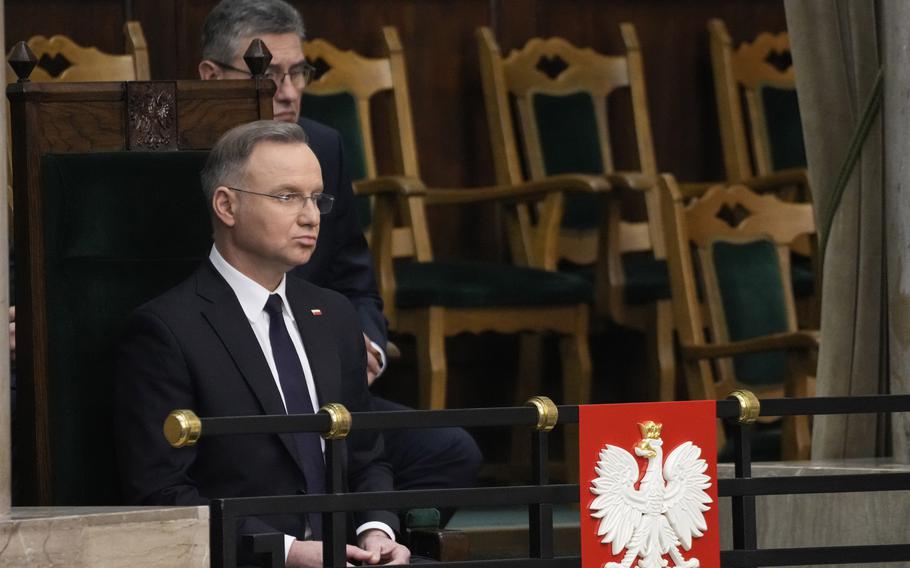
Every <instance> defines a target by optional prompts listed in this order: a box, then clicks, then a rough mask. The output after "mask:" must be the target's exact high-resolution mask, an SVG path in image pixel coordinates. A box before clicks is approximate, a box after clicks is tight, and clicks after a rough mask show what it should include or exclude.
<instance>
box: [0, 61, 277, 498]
mask: <svg viewBox="0 0 910 568" xmlns="http://www.w3.org/2000/svg"><path fill="white" fill-rule="evenodd" d="M18 54H19V55H21V52H20V53H18ZM20 63H21V65H22V67H24V68H25V73H26V74H27V71H28V67H29V65H28V64H27V63H28V62H24V61H22V62H20ZM31 63H34V61H32V62H31ZM17 67H19V65H18V64H17ZM20 71H21V69H20ZM258 85H259V86H258V87H257V82H256V81H248V80H245V81H205V82H203V81H176V82H175V81H165V82H160V83H158V82H128V83H123V82H93V83H68V84H65V85H64V84H60V83H52V82H48V83H42V82H32V81H26V82H16V83H12V84H10V85H9V86H8V87H7V98H8V99H9V102H10V111H11V118H12V140H13V142H12V151H13V161H14V166H15V171H16V172H17V175H16V177H15V179H14V190H15V198H16V208H15V215H14V218H13V222H14V228H15V255H16V263H15V266H16V272H15V303H16V308H17V316H18V322H17V360H16V374H17V377H16V378H17V383H18V384H17V401H16V412H15V415H16V428H15V431H14V436H15V440H16V443H15V448H16V456H15V460H14V478H15V482H16V494H15V501H16V503H17V504H19V505H115V504H119V498H118V495H119V483H118V481H117V468H116V465H115V461H114V448H113V444H112V442H111V441H110V440H111V438H110V435H109V433H110V429H111V428H114V427H116V425H115V424H113V423H112V422H111V420H112V418H111V416H112V412H111V404H112V400H111V395H110V393H111V390H112V387H111V381H112V380H113V377H112V368H111V366H112V364H113V359H114V353H113V347H114V344H115V342H116V338H117V337H118V334H119V333H120V329H121V326H122V323H123V321H124V319H125V317H126V316H127V314H128V313H129V312H130V311H132V310H133V309H134V308H136V307H137V306H138V305H140V304H142V303H144V302H146V301H148V300H149V299H151V298H153V297H155V296H157V295H158V294H161V293H162V292H164V291H165V290H167V289H168V288H170V287H172V286H174V285H175V284H177V283H178V282H180V281H181V280H182V279H184V278H185V277H186V276H187V275H189V274H190V273H191V272H192V270H194V268H195V266H198V263H199V261H201V260H202V259H204V258H205V257H206V255H207V254H208V250H209V247H210V246H211V229H210V223H209V214H208V210H207V207H206V205H205V199H204V198H203V197H202V193H201V190H200V187H199V184H200V182H199V171H200V169H201V167H202V165H203V163H204V160H205V156H206V151H207V150H208V149H209V148H211V146H212V145H213V144H214V142H215V141H216V140H217V139H218V137H219V136H220V135H221V134H223V133H224V132H225V131H227V130H228V129H229V128H231V127H233V126H236V125H238V124H242V123H245V122H249V121H252V120H257V119H261V118H271V116H272V93H273V92H274V84H273V83H272V82H271V81H268V80H261V81H260V82H259V83H258ZM163 418H164V417H162V419H163Z"/></svg>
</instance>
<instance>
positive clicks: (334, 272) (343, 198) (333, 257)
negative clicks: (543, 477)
mask: <svg viewBox="0 0 910 568" xmlns="http://www.w3.org/2000/svg"><path fill="white" fill-rule="evenodd" d="M299 124H300V126H301V127H303V130H304V131H305V132H306V133H307V137H308V138H309V144H310V147H311V148H312V149H313V153H314V154H316V158H317V159H318V160H319V165H320V167H321V168H322V179H323V184H324V191H325V192H326V193H329V194H331V195H334V196H335V204H334V206H333V208H332V211H331V212H330V213H329V214H327V215H324V216H323V217H322V222H321V224H320V228H319V240H318V243H317V245H316V251H315V252H314V253H313V256H312V258H311V259H310V261H309V262H308V263H307V264H305V265H303V266H299V267H297V268H295V269H294V271H293V273H294V274H296V275H297V276H300V277H302V278H304V279H306V280H308V281H310V282H312V283H314V284H316V285H318V286H322V287H325V288H329V289H331V290H335V291H336V292H340V293H341V294H343V295H344V296H345V297H346V298H348V299H349V300H350V301H351V303H353V304H354V307H355V308H356V309H357V313H358V314H359V316H360V323H361V325H362V326H363V331H364V332H365V333H366V334H367V336H368V337H369V338H370V339H371V340H372V341H373V342H374V343H376V344H377V345H379V346H380V347H381V348H382V349H383V350H385V348H386V341H387V335H386V332H387V327H386V320H385V317H384V316H383V315H382V299H381V298H380V296H379V292H378V291H377V289H376V277H375V275H374V272H373V262H372V258H371V255H370V250H369V248H368V247H367V243H366V239H364V237H363V232H362V229H361V227H360V223H359V220H358V217H357V207H356V205H355V200H354V191H353V188H352V185H351V180H350V177H349V176H348V174H347V171H346V169H345V162H344V150H343V144H342V140H341V135H340V134H339V133H338V132H337V131H336V130H334V129H332V128H329V127H327V126H325V125H323V124H320V123H318V122H315V121H313V120H310V119H307V118H301V119H300V121H299ZM361 342H362V341H361ZM373 407H374V408H375V409H376V410H403V409H407V407H405V406H402V405H400V404H397V403H394V402H392V401H389V400H385V399H383V398H381V397H373ZM385 441H386V451H387V453H386V457H387V459H388V461H389V462H390V463H391V465H392V469H393V471H394V476H395V485H396V487H397V488H398V489H432V488H446V487H469V486H473V485H474V483H475V481H476V477H477V472H478V470H479V469H480V464H481V462H482V459H483V458H482V456H481V454H480V450H479V449H478V447H477V444H476V442H474V439H473V438H471V436H470V435H469V434H468V433H467V432H466V431H464V430H462V429H461V428H436V429H432V430H390V431H388V432H386V433H385Z"/></svg>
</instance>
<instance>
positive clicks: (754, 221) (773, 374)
mask: <svg viewBox="0 0 910 568" xmlns="http://www.w3.org/2000/svg"><path fill="white" fill-rule="evenodd" d="M661 192H662V200H663V213H664V220H665V222H666V235H667V263H668V265H669V268H670V284H671V286H672V289H673V312H674V317H675V323H676V329H677V331H678V332H679V340H680V347H681V354H682V360H683V366H684V369H685V374H686V379H687V381H688V386H689V394H690V396H691V397H692V398H694V399H714V398H726V397H727V396H728V395H729V394H730V393H731V392H732V391H733V390H735V389H737V388H746V389H749V390H752V391H754V392H755V393H756V394H757V395H758V396H759V397H761V396H772V397H773V396H811V395H812V394H814V386H813V380H812V377H814V374H815V363H814V356H815V350H816V349H817V347H818V334H817V332H815V331H801V330H798V329H797V325H796V315H795V309H794V300H793V291H792V287H791V285H790V266H789V265H790V246H791V244H792V242H793V241H794V239H796V238H798V237H800V236H802V235H806V234H814V232H815V219H814V216H813V213H812V206H811V205H809V204H806V203H787V202H783V201H781V200H779V199H778V198H777V197H775V196H773V195H770V194H766V195H759V194H757V193H755V192H753V191H752V189H750V188H749V187H747V186H745V185H741V184H740V185H731V186H726V185H718V186H715V187H713V188H711V189H709V190H708V191H707V192H706V193H705V194H704V195H703V196H702V197H700V198H697V199H692V200H690V201H689V202H688V203H687V200H686V198H685V197H684V195H683V193H682V192H681V191H680V190H679V187H678V186H677V184H676V182H675V180H674V179H673V177H672V176H669V175H663V176H661ZM783 426H784V431H783V440H782V443H781V442H778V441H773V440H776V439H775V438H773V437H771V436H769V435H767V433H766V432H764V431H763V430H759V437H758V438H757V439H756V440H755V441H754V443H753V444H754V447H755V451H756V454H757V455H760V456H763V457H765V458H768V457H773V456H775V455H782V456H783V457H784V459H808V457H809V444H810V438H809V422H808V418H807V417H805V416H802V417H793V418H787V419H785V421H784V425H783ZM718 432H719V433H720V434H721V435H722V433H723V429H722V428H718ZM769 440H771V441H769ZM775 445H776V447H775ZM718 447H722V445H719V446H718ZM778 451H779V453H777V452H778Z"/></svg>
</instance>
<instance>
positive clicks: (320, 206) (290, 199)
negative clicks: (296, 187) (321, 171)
mask: <svg viewBox="0 0 910 568" xmlns="http://www.w3.org/2000/svg"><path fill="white" fill-rule="evenodd" d="M225 187H227V188H228V189H230V190H232V191H239V192H240V193H249V194H250V195H260V196H262V197H270V198H272V199H275V200H276V201H280V202H281V203H283V204H285V205H286V206H287V207H288V208H292V207H294V206H297V211H303V208H304V207H306V203H307V201H312V202H313V205H315V206H316V210H317V211H319V214H320V215H325V214H326V213H328V212H330V211H331V210H332V204H334V203H335V196H334V195H329V194H327V193H323V192H319V193H314V194H312V195H304V194H302V193H294V192H292V191H291V192H287V193H280V194H278V195H272V194H271V193H260V192H258V191H249V190H247V189H240V188H239V187H230V186H225Z"/></svg>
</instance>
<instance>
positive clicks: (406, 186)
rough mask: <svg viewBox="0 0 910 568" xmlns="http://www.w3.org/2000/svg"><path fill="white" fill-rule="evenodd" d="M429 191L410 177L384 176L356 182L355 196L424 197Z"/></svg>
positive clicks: (417, 180)
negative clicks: (390, 195)
mask: <svg viewBox="0 0 910 568" xmlns="http://www.w3.org/2000/svg"><path fill="white" fill-rule="evenodd" d="M426 191H427V188H426V186H424V185H423V182H422V181H420V180H419V179H417V178H414V177H408V176H383V177H376V178H372V179H365V180H361V181H355V182H354V194H355V195H363V196H371V195H379V194H382V193H397V194H400V195H407V196H411V195H422V194H425V193H426Z"/></svg>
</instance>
